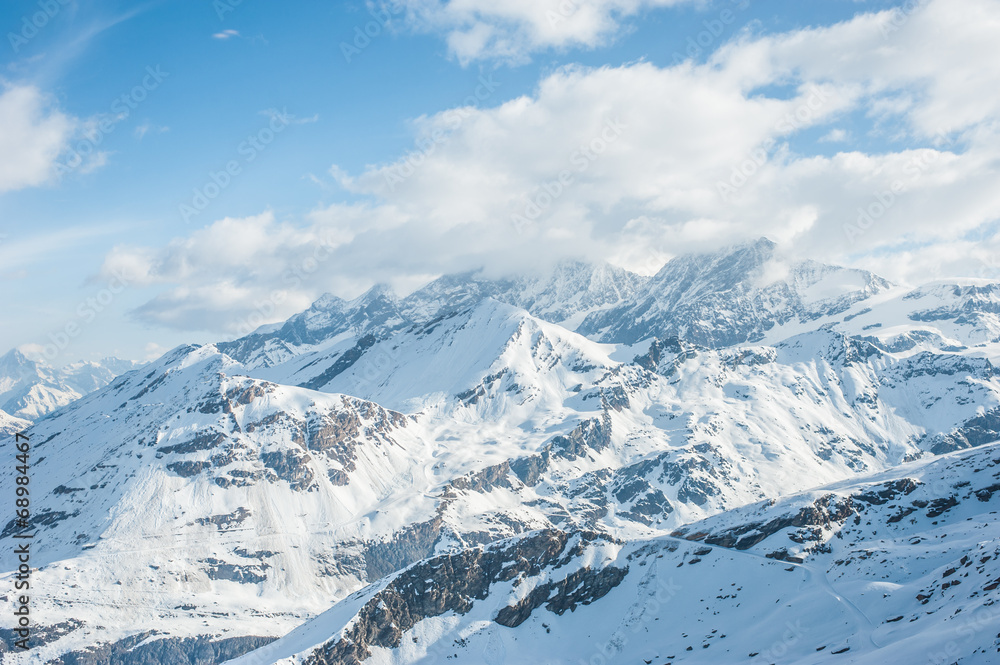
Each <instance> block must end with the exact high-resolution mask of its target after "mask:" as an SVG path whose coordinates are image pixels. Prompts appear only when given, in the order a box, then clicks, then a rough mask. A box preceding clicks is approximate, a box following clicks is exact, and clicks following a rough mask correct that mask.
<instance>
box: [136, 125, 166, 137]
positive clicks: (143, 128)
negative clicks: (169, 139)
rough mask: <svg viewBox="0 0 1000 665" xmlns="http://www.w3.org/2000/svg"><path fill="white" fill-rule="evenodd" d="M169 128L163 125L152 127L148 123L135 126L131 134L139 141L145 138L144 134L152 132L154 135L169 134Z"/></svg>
mask: <svg viewBox="0 0 1000 665" xmlns="http://www.w3.org/2000/svg"><path fill="white" fill-rule="evenodd" d="M169 131H170V128H169V127H166V126H164V125H154V124H152V123H150V122H144V123H142V124H141V125H137V126H136V128H135V129H134V130H133V134H134V135H135V137H136V138H137V139H139V140H140V141H141V140H142V139H144V138H145V137H146V134H148V133H149V132H153V133H155V134H163V133H165V132H169Z"/></svg>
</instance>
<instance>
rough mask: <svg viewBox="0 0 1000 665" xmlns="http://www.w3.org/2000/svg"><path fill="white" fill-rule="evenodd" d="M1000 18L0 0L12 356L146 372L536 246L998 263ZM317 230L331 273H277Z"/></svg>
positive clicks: (988, 13) (958, 12) (625, 0)
mask: <svg viewBox="0 0 1000 665" xmlns="http://www.w3.org/2000/svg"><path fill="white" fill-rule="evenodd" d="M498 5H501V6H499V7H498ZM462 7H464V8H465V9H462ZM470 8H471V9H470ZM40 12H41V13H40ZM380 12H384V13H382V16H383V17H384V16H390V17H391V18H390V20H389V22H388V23H387V24H385V25H383V24H382V22H381V21H380V22H379V23H373V21H375V20H376V18H375V16H376V15H379V14H380ZM941 16H950V17H951V19H949V21H946V22H942V19H941ZM998 18H1000V7H998V3H997V2H994V1H986V0H959V1H957V2H955V3H952V4H945V3H944V2H942V0H936V1H928V2H921V3H917V2H914V1H913V0H910V1H909V2H907V3H900V2H888V1H886V2H878V1H869V2H858V1H853V0H828V1H824V2H801V1H800V2H791V1H788V2H785V1H773V2H762V1H761V2H753V1H752V0H750V1H749V2H742V1H741V2H735V1H733V0H714V1H712V2H697V1H693V0H692V1H684V0H563V1H562V2H560V1H558V0H555V1H553V2H548V1H547V2H538V3H532V2H526V3H521V2H512V3H508V4H506V5H503V3H488V2H480V1H478V0H477V1H475V2H468V3H465V4H464V5H461V6H456V5H453V4H451V3H449V2H443V1H438V0H399V2H398V3H397V4H387V5H384V6H383V5H376V4H371V3H367V4H366V3H364V2H353V3H324V2H318V1H303V2H290V3H280V4H279V3H266V2H262V1H260V0H242V2H237V1H236V0H218V2H213V1H212V0H203V1H202V0H199V1H197V2H195V1H189V0H185V1H181V2H165V1H164V2H148V3H124V2H108V1H103V2H97V1H83V0H80V1H70V2H65V3H64V2H61V1H60V0H48V1H46V0H42V1H41V2H38V1H37V0H36V1H35V2H24V1H13V2H7V3H4V6H3V8H2V9H0V26H2V28H3V33H4V36H5V38H4V40H3V43H2V44H0V53H2V54H3V55H2V59H0V67H2V69H0V95H2V96H0V121H3V122H2V124H0V147H2V149H3V153H2V154H0V159H2V160H4V162H5V164H3V165H2V167H0V235H2V236H3V237H2V238H0V262H2V265H0V286H2V289H3V293H4V299H5V304H6V307H5V308H4V310H5V312H6V314H5V315H4V316H3V318H2V320H0V349H4V350H5V349H7V348H11V347H14V346H18V345H22V347H23V348H25V349H26V350H28V351H29V352H33V353H35V354H36V355H38V354H41V353H43V352H44V350H45V349H46V348H47V347H48V350H49V351H50V353H49V356H50V358H49V359H50V361H51V362H54V363H56V364H59V363H64V362H69V361H74V360H78V359H81V358H85V359H91V358H94V357H99V356H102V355H109V354H116V355H121V356H124V357H130V358H137V359H138V358H145V357H148V356H150V355H154V354H156V353H158V352H160V351H162V350H164V349H165V348H169V347H171V346H173V345H175V344H178V343H181V342H186V341H195V342H205V341H211V340H217V339H224V338H229V337H231V336H232V335H234V334H237V333H238V332H240V331H241V330H242V329H245V328H246V322H247V321H248V320H252V321H254V322H256V321H258V320H259V319H265V320H278V319H281V318H284V317H286V316H288V315H289V314H291V313H294V312H295V311H297V310H300V309H302V308H303V307H304V306H305V305H307V304H308V303H309V302H310V301H311V300H312V299H314V298H315V297H317V296H318V295H319V294H321V293H323V292H324V291H332V292H335V293H337V294H338V295H342V296H354V295H357V294H358V293H360V292H361V291H363V290H364V289H365V288H367V287H368V286H370V285H371V284H373V283H375V282H381V281H385V282H389V283H391V284H392V285H393V286H394V287H395V288H397V290H399V291H406V290H407V289H408V288H413V287H415V286H417V285H418V284H419V283H421V282H422V281H425V280H427V279H430V278H432V277H434V276H435V275H437V274H440V273H442V272H449V271H452V270H459V269H468V268H472V267H478V266H486V267H487V268H488V269H491V270H495V271H503V270H518V269H525V268H526V267H533V266H535V265H537V264H538V262H539V259H540V258H541V257H544V258H545V259H550V258H558V257H560V256H585V257H588V258H592V259H603V260H610V261H613V262H615V263H618V264H620V265H624V266H626V267H630V268H633V269H636V270H641V271H644V272H651V271H653V270H655V269H656V268H657V267H658V266H659V265H660V264H662V262H663V261H666V260H667V259H669V258H670V257H671V256H673V255H676V254H677V253H680V252H683V251H699V250H704V249H710V248H711V247H712V246H713V245H719V244H723V243H724V242H734V241H738V240H741V239H744V238H747V237H754V236H757V235H768V236H769V237H773V238H774V239H776V240H778V241H779V243H781V244H782V245H783V246H784V247H787V250H788V252H789V254H790V255H794V256H796V257H799V256H806V257H813V258H820V259H824V260H830V261H836V262H839V263H846V264H851V265H858V266H862V267H866V268H870V269H875V270H877V271H879V272H882V273H884V274H886V275H887V276H888V277H890V278H891V279H896V280H899V281H914V280H919V279H925V278H935V277H942V278H944V277H955V276H959V277H980V276H995V275H994V274H993V273H994V272H995V268H996V266H995V263H996V262H995V261H994V260H993V258H992V257H993V256H994V253H993V244H994V242H995V239H996V225H995V221H996V219H997V209H998V208H997V200H996V195H995V194H993V193H992V189H993V187H992V185H991V182H993V181H991V179H990V178H991V176H992V175H993V170H994V169H996V168H997V166H996V165H997V162H998V159H997V157H998V156H997V154H996V153H995V152H993V151H994V150H995V149H996V145H997V143H998V142H997V141H996V124H997V123H996V119H997V118H996V112H997V108H998V107H1000V103H998V101H997V99H996V98H995V97H996V94H997V93H995V92H992V91H989V92H987V89H988V88H985V87H984V86H988V87H989V86H991V84H996V83H998V82H1000V81H997V80H996V78H995V77H997V71H996V67H997V63H996V62H994V61H995V60H996V56H995V54H993V52H992V49H991V45H992V44H993V43H995V38H996V37H997V36H1000V35H998V34H997V30H996V28H997V25H998V23H997V21H998ZM966 19H967V20H966ZM32 22H34V24H36V25H41V27H37V28H35V26H34V25H32ZM366 27H367V28H368V29H369V32H370V33H372V34H373V35H374V36H371V37H370V38H368V39H367V42H366V41H364V38H360V39H359V38H357V34H358V32H359V31H364V29H365V28H366ZM33 28H35V29H33ZM928 34H934V35H935V37H934V40H935V43H936V48H937V49H939V50H940V52H939V53H937V54H935V53H934V49H928V48H927V46H926V45H927V37H926V35H928ZM356 39H358V41H356ZM345 44H346V45H348V46H346V47H345ZM699 44H700V45H699ZM694 45H698V46H697V48H695V46H694ZM351 47H353V48H351ZM345 51H346V52H347V55H346V56H345ZM966 66H967V67H968V68H969V75H968V76H967V77H965V79H967V81H966V83H967V87H965V88H963V87H962V85H963V84H962V83H961V82H960V81H959V80H960V79H962V78H963V77H962V75H961V74H962V73H961V71H957V70H961V68H962V67H966ZM154 73H155V74H154ZM956 81H958V82H956ZM991 87H992V88H993V90H997V89H1000V85H992V86H991ZM477 92H478V93H479V96H478V97H477V96H476V95H477ZM813 102H815V103H813ZM472 105H474V107H473V108H469V107H470V106H472ZM126 111H127V112H126ZM796 113H798V114H799V116H798V118H796ZM616 118H617V119H618V121H619V122H620V123H621V124H622V126H623V127H624V129H621V131H620V134H612V135H609V136H611V140H610V141H609V142H608V143H609V145H608V146H607V152H606V153H604V151H603V150H602V155H600V156H597V155H594V156H593V159H591V158H590V157H589V156H588V157H586V158H585V159H584V161H582V162H579V163H580V164H582V165H583V166H582V167H581V170H580V171H579V172H575V173H574V175H573V178H574V185H573V187H572V188H567V190H566V193H565V194H564V193H562V192H560V194H559V195H558V196H556V197H555V200H554V201H548V200H547V199H545V198H544V195H543V194H541V192H543V191H544V186H545V185H546V183H549V182H555V181H556V180H557V179H558V175H559V173H560V171H561V170H562V167H560V164H561V163H562V164H563V165H564V166H567V167H568V165H569V164H571V163H572V159H573V155H575V154H576V151H575V150H574V146H580V145H584V144H587V143H588V142H589V141H592V140H596V139H594V138H593V137H595V136H596V134H595V132H598V133H599V132H601V131H603V130H602V127H604V126H605V125H606V124H607V123H609V122H614V121H615V119H616ZM622 118H624V120H623V119H622ZM782 118H785V121H784V123H783V122H782ZM658 119H662V125H663V126H659V120H658ZM435 131H437V132H438V133H437V134H436V135H435V134H434V132H435ZM4 134H7V136H4ZM435 136H436V137H437V138H434V137H435ZM619 136H620V138H619ZM598 143H599V144H600V142H598ZM762 149H763V152H761V150H762ZM921 151H924V152H921ZM77 153H85V154H83V156H82V158H78V157H76V156H75V154H77ZM758 156H759V158H758ZM578 157H579V156H578ZM747 160H750V161H747ZM416 161H419V162H420V163H419V165H418V167H417V168H416V169H411V168H410V167H411V166H413V164H414V162H416ZM550 161H551V163H549V162H550ZM740 165H745V166H746V170H749V171H752V173H751V174H750V175H749V176H748V177H747V178H745V180H746V181H747V182H746V183H745V184H743V183H742V180H743V179H741V178H740V177H739V176H737V177H736V179H735V180H732V173H733V169H739V168H741V167H740ZM227 167H228V168H230V170H231V172H230V173H228V174H225V173H224V172H225V171H226V169H227ZM400 169H403V170H402V171H400ZM632 169H636V170H635V171H633V170H632ZM411 170H412V171H414V173H412V174H409V175H406V176H405V177H398V174H399V173H404V172H405V173H410V171H411ZM213 174H214V181H213ZM220 174H222V175H220ZM393 174H397V176H396V181H394V179H393V178H394V176H393ZM220 183H222V184H223V185H224V186H222V187H218V188H217V189H218V193H217V195H216V185H217V184H220ZM394 183H398V186H397V185H396V184H394ZM579 183H586V185H587V186H586V187H577V186H576V185H577V184H579ZM734 183H735V185H734ZM894 183H897V184H900V188H901V191H902V190H903V189H905V190H906V195H905V196H904V195H902V194H900V195H899V196H898V197H897V196H896V195H893V199H894V200H893V203H892V205H890V206H888V208H889V209H888V210H887V211H886V212H885V213H884V215H883V214H880V215H878V216H877V218H875V219H873V222H875V223H873V224H870V225H869V228H860V227H856V228H855V229H854V231H851V230H850V228H848V227H850V226H851V225H852V224H854V225H856V224H857V223H858V219H859V218H860V217H859V212H858V211H862V210H865V209H868V208H870V207H871V206H872V205H873V202H874V201H877V200H878V197H879V195H880V194H883V193H885V192H892V186H893V184H894ZM727 186H729V187H733V191H732V193H733V196H732V197H730V196H729V195H728V194H727V193H726V189H727ZM209 194H210V195H211V196H208V195H209ZM199 195H201V196H204V200H203V201H201V203H205V204H206V205H204V209H199V210H197V212H195V209H197V208H200V207H201V206H200V205H198V204H199ZM540 195H541V196H542V198H541V199H539V196H540ZM904 199H905V200H904ZM533 203H535V204H538V203H541V204H542V205H540V206H536V207H535V208H532V207H531V206H532V204H533ZM525 210H528V211H533V212H539V215H538V216H537V218H536V217H532V219H531V220H530V222H531V224H530V225H528V226H527V227H526V228H525V227H523V226H522V227H519V226H518V225H517V224H516V223H513V224H512V223H511V220H512V219H514V218H517V217H518V216H520V218H521V219H524V215H523V214H522V213H523V211H525ZM875 210H876V211H877V210H878V208H877V206H876V208H875ZM318 238H326V239H327V240H325V241H324V242H328V243H329V246H330V250H331V256H332V258H329V259H324V260H323V261H322V262H321V265H320V266H319V267H318V268H315V269H310V270H308V271H305V272H302V271H301V270H299V273H298V274H299V278H297V279H295V278H292V277H290V276H289V272H290V271H294V270H296V269H298V268H301V266H303V265H311V264H308V263H305V264H304V263H303V262H308V261H309V257H310V255H311V254H310V253H311V252H312V251H314V248H315V246H316V243H317V242H318V241H317V239H318ZM970 253H972V254H974V255H975V256H976V257H977V258H976V261H974V262H970V261H968V257H969V256H970ZM227 255H228V258H226V256H227ZM123 271H124V272H123ZM116 274H117V275H122V274H124V275H126V277H125V278H124V281H126V282H127V287H126V288H123V289H118V288H117V287H116V282H115V280H116V277H115V275H116ZM109 285H110V287H109ZM109 288H112V289H113V290H114V291H116V292H114V293H111V292H110V291H108V289H109ZM117 291H120V292H117ZM278 291H280V292H281V295H280V296H278V297H275V293H276V292H278ZM102 292H103V293H102ZM99 297H103V298H104V299H107V300H108V303H107V304H106V305H105V304H102V302H100V301H95V302H97V305H98V306H100V311H99V312H98V311H97V309H98V308H97V306H95V305H94V304H93V303H90V304H87V302H88V298H90V299H93V298H99ZM255 313H256V314H257V316H256V317H254V318H252V319H250V317H251V316H253V315H254V314H255ZM67 325H69V326H71V331H72V334H69V335H63V333H64V332H65V330H66V327H67ZM59 340H65V341H66V343H65V344H57V343H56V342H58V341H59ZM53 345H55V347H57V348H54V347H53ZM54 350H55V351H57V353H52V351H54Z"/></svg>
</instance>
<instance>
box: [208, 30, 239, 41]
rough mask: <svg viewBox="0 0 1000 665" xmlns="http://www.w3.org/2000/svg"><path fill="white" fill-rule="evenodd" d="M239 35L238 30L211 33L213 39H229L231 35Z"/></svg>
mask: <svg viewBox="0 0 1000 665" xmlns="http://www.w3.org/2000/svg"><path fill="white" fill-rule="evenodd" d="M239 36H240V31H239V30H223V31H222V32H217V33H215V34H214V35H212V37H213V38H214V39H222V40H226V39H231V38H233V37H239Z"/></svg>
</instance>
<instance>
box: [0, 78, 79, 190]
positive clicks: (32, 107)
mask: <svg viewBox="0 0 1000 665" xmlns="http://www.w3.org/2000/svg"><path fill="white" fill-rule="evenodd" d="M75 128H76V121H75V119H73V118H71V117H70V116H67V115H66V114H64V113H63V112H61V111H59V110H58V109H57V108H55V107H54V105H53V103H52V101H51V100H50V99H49V98H47V97H46V96H45V95H44V94H43V93H42V92H41V91H40V90H38V88H36V87H34V86H30V85H20V86H8V87H6V88H4V90H3V92H2V93H0V155H2V157H0V193H2V192H6V191H12V190H17V189H23V188H25V187H37V186H39V185H42V184H45V183H46V182H48V181H50V180H51V179H52V178H53V177H54V176H55V167H56V161H57V159H58V158H59V156H60V155H61V154H62V152H63V151H64V150H65V149H66V147H67V145H68V143H69V141H70V139H71V138H72V137H73V134H74V131H75Z"/></svg>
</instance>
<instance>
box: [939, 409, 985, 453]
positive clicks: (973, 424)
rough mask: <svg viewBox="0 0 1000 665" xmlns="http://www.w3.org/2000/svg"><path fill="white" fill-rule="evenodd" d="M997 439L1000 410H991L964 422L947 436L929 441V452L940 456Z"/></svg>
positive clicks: (943, 435) (940, 436)
mask: <svg viewBox="0 0 1000 665" xmlns="http://www.w3.org/2000/svg"><path fill="white" fill-rule="evenodd" d="M998 439H1000V409H993V410H992V411H988V412H987V413H984V414H983V415H981V416H977V417H975V418H972V419H971V420H968V421H966V422H965V424H963V425H962V426H961V427H958V428H956V429H955V430H953V431H951V432H949V433H948V434H942V435H939V436H937V437H935V438H933V439H932V440H931V441H930V450H931V452H932V453H934V454H935V455H941V454H943V453H950V452H951V451H953V450H963V449H965V448H974V447H976V446H981V445H983V444H985V443H991V442H993V441H996V440H998Z"/></svg>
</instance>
